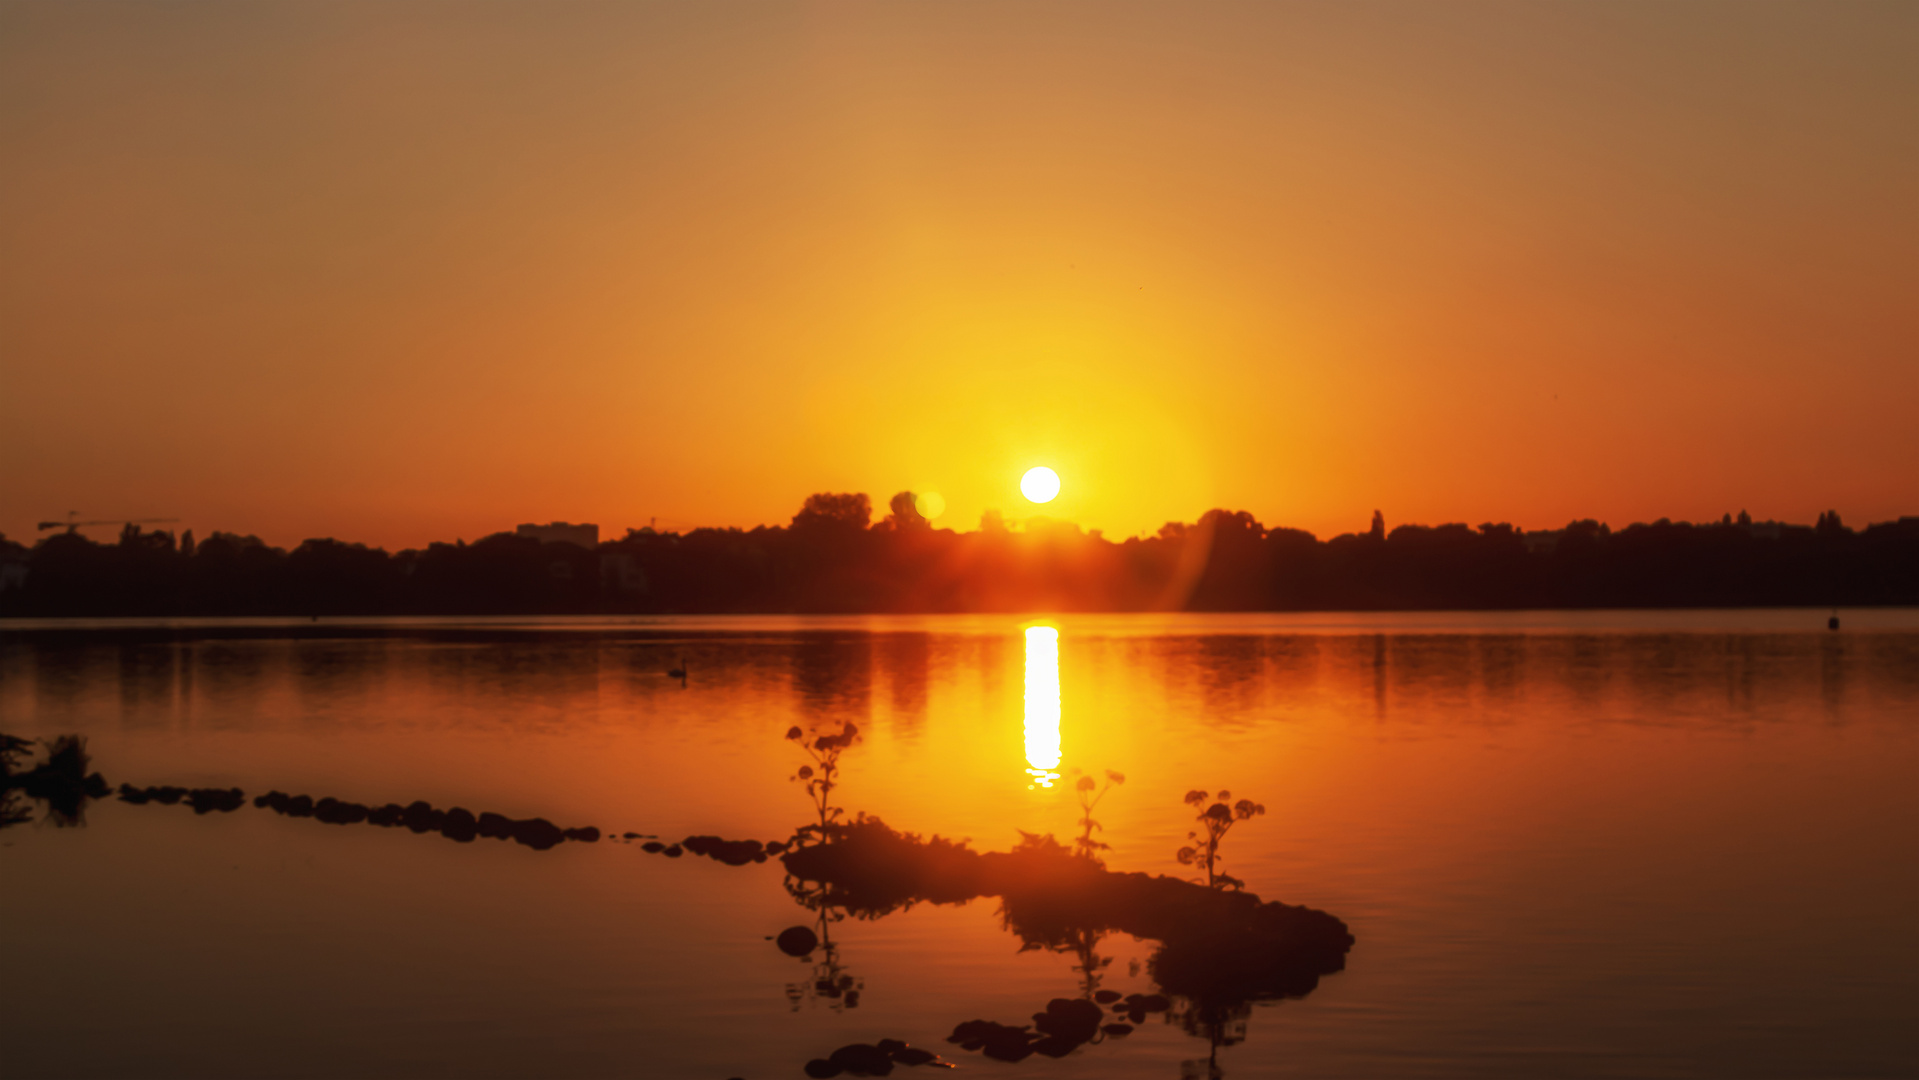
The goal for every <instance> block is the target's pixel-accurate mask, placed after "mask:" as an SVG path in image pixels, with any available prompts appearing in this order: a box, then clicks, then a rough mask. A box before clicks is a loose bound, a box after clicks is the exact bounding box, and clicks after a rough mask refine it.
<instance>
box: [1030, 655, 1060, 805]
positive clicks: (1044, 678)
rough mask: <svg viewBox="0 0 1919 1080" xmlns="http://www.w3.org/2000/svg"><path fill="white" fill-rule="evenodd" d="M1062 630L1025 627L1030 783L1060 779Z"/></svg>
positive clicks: (1050, 783)
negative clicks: (1060, 654) (1060, 656)
mask: <svg viewBox="0 0 1919 1080" xmlns="http://www.w3.org/2000/svg"><path fill="white" fill-rule="evenodd" d="M1059 763H1060V746H1059V631H1058V630H1055V629H1053V628H1052V627H1050V626H1029V627H1027V628H1026V765H1027V768H1026V775H1028V776H1030V777H1032V778H1033V782H1032V784H1029V785H1027V786H1028V787H1043V788H1049V787H1052V786H1053V781H1055V780H1058V779H1059V772H1058V769H1059Z"/></svg>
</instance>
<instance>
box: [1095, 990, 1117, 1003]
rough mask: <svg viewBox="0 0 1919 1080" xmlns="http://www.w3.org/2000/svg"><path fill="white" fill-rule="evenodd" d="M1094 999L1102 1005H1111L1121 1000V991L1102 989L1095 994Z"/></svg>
mask: <svg viewBox="0 0 1919 1080" xmlns="http://www.w3.org/2000/svg"><path fill="white" fill-rule="evenodd" d="M1093 1000H1094V1001H1097V1002H1099V1003H1100V1004H1101V1005H1111V1004H1112V1003H1113V1002H1115V1001H1118V1000H1119V991H1117V990H1101V991H1099V992H1098V993H1096V994H1094V995H1093Z"/></svg>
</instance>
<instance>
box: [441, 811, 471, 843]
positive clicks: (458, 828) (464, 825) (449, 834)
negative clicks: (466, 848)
mask: <svg viewBox="0 0 1919 1080" xmlns="http://www.w3.org/2000/svg"><path fill="white" fill-rule="evenodd" d="M440 835H442V836H444V837H446V838H447V839H448V840H458V841H459V842H460V843H462V844H470V843H472V842H473V838H474V837H476V836H478V835H480V827H479V822H477V821H475V820H474V819H473V812H472V811H471V810H465V809H462V808H460V807H458V806H456V807H454V808H453V809H451V810H448V811H447V812H446V818H445V820H443V821H442V822H441V824H440Z"/></svg>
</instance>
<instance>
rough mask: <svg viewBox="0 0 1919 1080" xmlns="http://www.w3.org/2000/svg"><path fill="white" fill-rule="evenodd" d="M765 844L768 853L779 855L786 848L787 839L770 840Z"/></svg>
mask: <svg viewBox="0 0 1919 1080" xmlns="http://www.w3.org/2000/svg"><path fill="white" fill-rule="evenodd" d="M764 846H765V848H766V853H767V854H768V855H778V854H779V853H780V852H782V851H785V850H786V841H784V840H768V841H767V842H766V844H765V845H764Z"/></svg>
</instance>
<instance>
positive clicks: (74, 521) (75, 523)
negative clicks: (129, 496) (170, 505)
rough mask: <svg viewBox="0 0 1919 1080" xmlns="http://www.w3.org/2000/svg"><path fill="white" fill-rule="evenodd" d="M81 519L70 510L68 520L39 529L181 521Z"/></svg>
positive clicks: (51, 523) (74, 529)
mask: <svg viewBox="0 0 1919 1080" xmlns="http://www.w3.org/2000/svg"><path fill="white" fill-rule="evenodd" d="M79 519H80V511H78V510H69V511H67V520H65V521H43V522H41V523H40V525H39V529H40V531H41V532H46V531H47V530H48V529H65V530H67V531H68V532H77V531H78V530H80V529H82V528H84V527H86V526H88V525H122V526H124V525H166V524H169V523H172V522H175V521H179V520H180V519H179V518H108V519H105V520H101V521H81V520H79Z"/></svg>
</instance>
